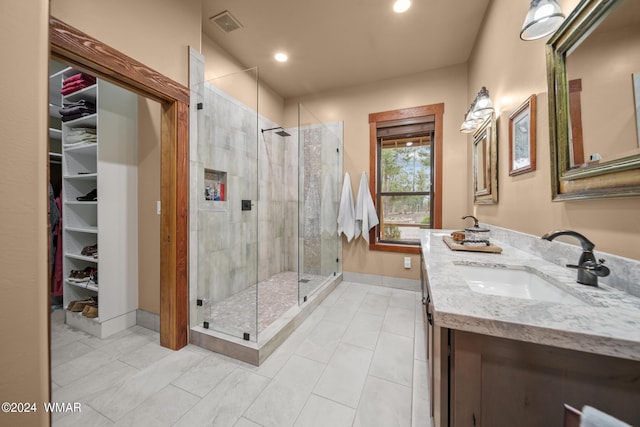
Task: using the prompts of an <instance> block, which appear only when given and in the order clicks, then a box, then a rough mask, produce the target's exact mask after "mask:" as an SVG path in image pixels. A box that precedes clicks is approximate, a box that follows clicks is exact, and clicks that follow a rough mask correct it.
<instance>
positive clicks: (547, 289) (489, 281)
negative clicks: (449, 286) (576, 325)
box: [454, 262, 584, 304]
mask: <svg viewBox="0 0 640 427" xmlns="http://www.w3.org/2000/svg"><path fill="white" fill-rule="evenodd" d="M454 264H456V267H457V269H456V271H457V272H458V273H459V274H460V275H461V276H462V277H463V278H464V280H465V281H466V282H467V285H468V286H469V288H470V289H471V290H472V291H474V292H477V293H480V294H486V295H497V296H503V297H512V298H523V299H530V300H538V301H552V302H556V303H563V304H584V302H583V301H581V300H579V299H578V298H576V297H574V296H573V295H571V294H569V293H568V292H566V291H564V290H562V289H560V288H558V287H557V286H555V285H554V284H553V283H552V281H553V279H551V278H548V277H546V276H545V275H544V274H543V273H541V272H538V271H537V270H535V269H533V268H530V267H527V266H524V265H511V266H507V265H504V264H479V263H458V262H454Z"/></svg>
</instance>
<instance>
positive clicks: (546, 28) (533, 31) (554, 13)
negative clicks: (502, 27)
mask: <svg viewBox="0 0 640 427" xmlns="http://www.w3.org/2000/svg"><path fill="white" fill-rule="evenodd" d="M562 21H564V14H563V13H562V9H561V8H560V5H559V4H558V2H557V1H556V0H531V6H530V7H529V12H527V16H526V17H525V19H524V24H522V30H521V31H520V38H521V39H522V40H537V39H540V38H542V37H545V36H548V35H549V34H551V33H553V32H554V31H555V30H557V29H558V27H560V25H561V24H562Z"/></svg>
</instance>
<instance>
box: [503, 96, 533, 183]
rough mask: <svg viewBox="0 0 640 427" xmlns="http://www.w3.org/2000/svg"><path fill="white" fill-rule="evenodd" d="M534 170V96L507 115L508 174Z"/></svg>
mask: <svg viewBox="0 0 640 427" xmlns="http://www.w3.org/2000/svg"><path fill="white" fill-rule="evenodd" d="M534 170H536V96H535V95H531V96H530V97H529V98H528V99H527V100H526V101H525V102H524V103H523V104H522V105H520V107H518V109H516V110H515V111H514V112H513V113H511V115H510V116H509V175H511V176H513V175H520V174H523V173H527V172H531V171H534Z"/></svg>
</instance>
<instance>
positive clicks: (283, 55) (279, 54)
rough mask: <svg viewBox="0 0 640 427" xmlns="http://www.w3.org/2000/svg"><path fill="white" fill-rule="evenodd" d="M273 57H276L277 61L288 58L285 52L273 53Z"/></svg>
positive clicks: (285, 60) (283, 60) (284, 60)
mask: <svg viewBox="0 0 640 427" xmlns="http://www.w3.org/2000/svg"><path fill="white" fill-rule="evenodd" d="M273 57H274V58H275V59H276V61H278V62H287V60H288V59H289V57H288V56H287V54H286V53H282V52H278V53H276V54H275V55H273Z"/></svg>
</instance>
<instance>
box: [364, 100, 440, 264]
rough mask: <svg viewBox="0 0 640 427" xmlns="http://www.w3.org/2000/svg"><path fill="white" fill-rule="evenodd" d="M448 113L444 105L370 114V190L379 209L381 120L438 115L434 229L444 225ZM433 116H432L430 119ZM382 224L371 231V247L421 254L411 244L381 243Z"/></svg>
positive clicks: (413, 118) (412, 121)
mask: <svg viewBox="0 0 640 427" xmlns="http://www.w3.org/2000/svg"><path fill="white" fill-rule="evenodd" d="M443 115H444V104H443V103H440V104H432V105H423V106H421V107H413V108H404V109H400V110H390V111H383V112H380V113H371V114H369V191H370V192H371V196H372V198H373V203H374V204H375V205H376V209H377V201H378V194H377V188H378V186H377V181H376V180H377V179H378V171H377V170H376V168H377V164H378V127H379V126H380V125H379V123H380V122H389V121H398V120H400V121H402V120H405V121H406V123H415V122H416V119H418V118H421V117H423V118H425V120H426V119H427V117H428V116H435V137H434V154H435V156H434V162H435V163H434V165H433V168H434V177H433V216H434V218H433V228H442V145H443V144H442V116H443ZM429 119H431V118H429ZM378 227H379V225H378V226H376V227H375V228H373V229H371V231H370V232H369V250H372V251H386V252H399V253H407V254H419V253H420V247H419V246H409V245H404V244H392V243H378V242H376V236H377V235H378Z"/></svg>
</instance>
